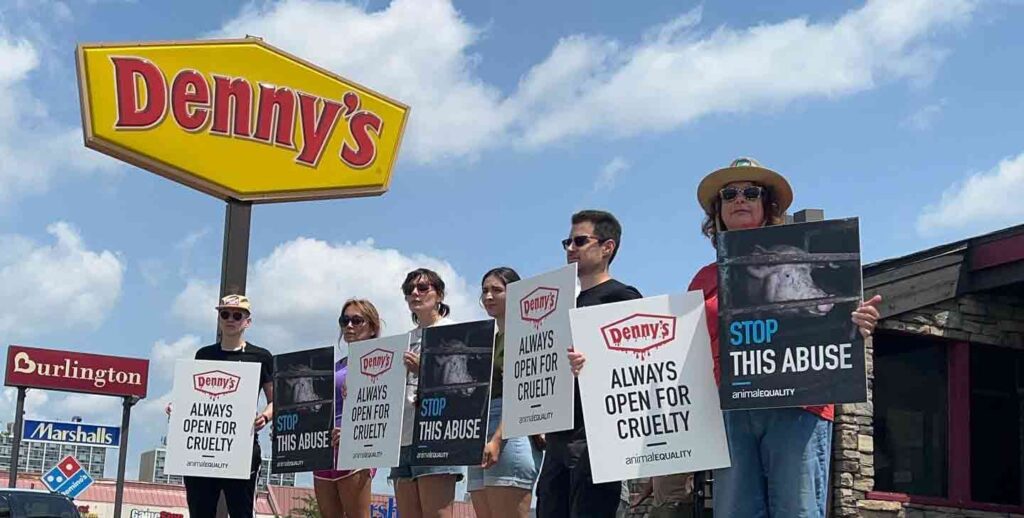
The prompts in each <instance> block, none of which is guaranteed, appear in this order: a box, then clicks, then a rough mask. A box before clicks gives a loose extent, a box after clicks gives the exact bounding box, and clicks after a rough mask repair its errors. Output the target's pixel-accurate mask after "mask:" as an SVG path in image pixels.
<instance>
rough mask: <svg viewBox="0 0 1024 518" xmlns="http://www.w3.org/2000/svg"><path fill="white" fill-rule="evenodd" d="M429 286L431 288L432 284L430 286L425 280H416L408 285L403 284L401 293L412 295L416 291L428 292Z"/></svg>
mask: <svg viewBox="0 0 1024 518" xmlns="http://www.w3.org/2000/svg"><path fill="white" fill-rule="evenodd" d="M431 288H433V286H431V285H430V283H427V282H417V283H415V284H412V285H409V286H403V287H402V293H405V294H406V295H412V294H413V293H417V292H418V293H430V290H431Z"/></svg>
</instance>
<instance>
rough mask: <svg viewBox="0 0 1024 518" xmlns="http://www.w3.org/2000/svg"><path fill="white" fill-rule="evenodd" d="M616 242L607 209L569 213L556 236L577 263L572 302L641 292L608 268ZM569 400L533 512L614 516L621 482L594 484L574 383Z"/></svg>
mask: <svg viewBox="0 0 1024 518" xmlns="http://www.w3.org/2000/svg"><path fill="white" fill-rule="evenodd" d="M621 241H622V226H621V225H619V222H618V220H616V219H615V216H613V215H611V214H610V213H608V212H604V211H597V210H585V211H581V212H577V213H576V214H573V216H572V229H571V230H570V233H569V238H568V239H564V240H562V247H563V248H565V255H566V260H567V262H569V263H576V266H577V275H578V276H579V280H580V288H581V290H582V291H580V294H579V295H578V296H577V297H576V307H586V306H597V305H600V304H607V303H610V302H620V301H623V300H632V299H638V298H641V297H642V295H640V292H639V291H637V289H636V288H634V287H632V286H628V285H626V284H623V283H621V282H619V281H617V280H615V279H613V278H612V276H611V274H610V273H609V272H608V267H609V265H610V264H611V262H612V260H613V259H615V254H616V253H617V252H618V251H619V243H620V242H621ZM569 360H570V364H572V365H573V373H574V374H575V373H577V372H578V369H579V366H581V365H582V361H583V357H582V354H580V353H577V352H570V353H569ZM574 399H575V409H574V410H575V411H574V415H573V427H572V429H571V430H564V431H561V432H554V433H549V434H547V435H546V438H547V449H546V451H545V454H544V465H543V466H542V467H541V473H540V478H539V479H538V481H537V516H538V517H539V518H567V517H572V518H576V517H583V516H585V517H588V518H589V517H609V518H610V517H614V516H616V511H618V510H619V508H620V503H621V502H622V490H623V485H622V482H608V483H603V484H595V483H594V479H593V477H592V475H591V471H590V457H589V455H588V453H587V432H586V430H585V428H584V423H583V404H582V403H581V402H580V386H579V383H576V386H575V390H574ZM627 503H628V502H627ZM623 507H624V506H623Z"/></svg>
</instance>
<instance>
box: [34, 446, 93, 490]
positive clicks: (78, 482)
mask: <svg viewBox="0 0 1024 518" xmlns="http://www.w3.org/2000/svg"><path fill="white" fill-rule="evenodd" d="M42 480H43V484H46V487H48V488H50V491H53V492H54V493H60V494H62V495H67V496H68V498H71V499H74V498H77V497H78V495H80V494H82V492H83V491H85V490H86V488H88V487H89V486H91V485H92V482H93V480H92V477H90V476H89V472H87V471H85V468H83V467H82V465H81V464H80V463H79V462H78V460H77V459H75V458H74V457H73V456H71V455H68V456H67V457H64V458H63V459H62V460H61V461H60V462H59V463H57V465H56V466H54V467H53V468H51V469H50V471H47V472H46V474H44V475H43V477H42Z"/></svg>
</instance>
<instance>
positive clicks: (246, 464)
mask: <svg viewBox="0 0 1024 518" xmlns="http://www.w3.org/2000/svg"><path fill="white" fill-rule="evenodd" d="M259 388H260V364H259V363H252V362H222V361H209V360H178V362H177V365H175V368H174V389H173V392H172V397H173V401H174V409H173V411H172V412H171V419H170V423H169V424H168V431H167V464H166V467H165V468H164V471H165V472H167V473H170V474H172V475H186V476H197V477H213V478H239V479H244V478H249V473H250V472H251V471H252V444H253V433H254V430H253V421H254V420H255V419H256V404H257V402H258V400H259Z"/></svg>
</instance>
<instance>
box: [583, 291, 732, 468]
mask: <svg viewBox="0 0 1024 518" xmlns="http://www.w3.org/2000/svg"><path fill="white" fill-rule="evenodd" d="M570 317H571V321H572V338H573V344H574V346H575V348H576V350H578V351H580V352H583V353H584V354H585V355H586V357H587V364H586V366H585V367H584V368H583V370H582V371H580V376H579V383H580V398H581V401H582V403H583V416H584V419H585V420H586V426H587V443H588V445H589V448H588V449H589V450H590V464H591V466H592V469H593V476H594V482H610V481H615V480H627V479H633V478H640V477H650V476H657V475H667V474H671V473H682V472H688V471H699V470H706V469H715V468H723V467H727V466H729V448H728V445H727V443H726V439H725V425H724V423H723V421H722V410H721V407H720V406H719V401H718V389H717V387H715V380H714V371H713V364H712V362H711V343H710V338H709V335H708V329H707V323H706V321H705V317H704V297H703V296H702V295H701V293H700V292H689V293H686V294H683V295H673V296H661V297H651V298H645V299H639V300H634V301H628V302H619V303H616V304H605V305H602V306H594V307H588V308H581V309H574V310H572V311H571V312H570Z"/></svg>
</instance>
